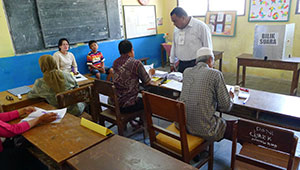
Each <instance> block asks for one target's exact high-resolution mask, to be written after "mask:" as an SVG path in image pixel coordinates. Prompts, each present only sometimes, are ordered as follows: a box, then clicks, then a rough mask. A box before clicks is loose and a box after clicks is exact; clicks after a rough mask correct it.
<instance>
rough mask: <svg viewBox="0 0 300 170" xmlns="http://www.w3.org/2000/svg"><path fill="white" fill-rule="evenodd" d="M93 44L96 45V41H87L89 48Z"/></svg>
mask: <svg viewBox="0 0 300 170" xmlns="http://www.w3.org/2000/svg"><path fill="white" fill-rule="evenodd" d="M94 43H96V44H97V41H95V40H91V41H89V47H91V45H92V44H94Z"/></svg>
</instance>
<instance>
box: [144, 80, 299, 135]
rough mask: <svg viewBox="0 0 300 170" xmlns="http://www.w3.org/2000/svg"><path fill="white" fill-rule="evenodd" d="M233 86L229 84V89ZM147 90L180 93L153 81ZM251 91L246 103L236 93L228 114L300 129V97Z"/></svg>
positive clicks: (169, 95)
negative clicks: (299, 106)
mask: <svg viewBox="0 0 300 170" xmlns="http://www.w3.org/2000/svg"><path fill="white" fill-rule="evenodd" d="M232 87H233V86H227V88H228V90H229V89H230V88H232ZM146 90H147V91H149V92H152V93H155V94H158V95H162V96H165V97H169V98H172V99H177V98H178V97H179V94H176V93H180V92H178V91H175V90H172V89H168V88H165V87H161V86H158V85H157V82H151V86H150V87H149V88H148V89H146ZM249 91H250V98H249V100H248V101H247V102H246V104H243V102H244V100H243V99H239V98H238V95H237V94H235V98H234V104H233V107H232V109H231V111H230V112H227V114H230V115H234V116H237V117H241V118H245V119H251V120H255V121H260V122H264V123H269V124H273V125H276V126H281V127H285V128H289V129H293V130H297V131H300V109H299V108H298V104H299V103H300V97H296V96H289V95H283V94H277V93H271V92H264V91H260V90H252V89H249ZM174 93H175V94H176V95H174Z"/></svg>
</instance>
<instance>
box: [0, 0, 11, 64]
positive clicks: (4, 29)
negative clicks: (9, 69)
mask: <svg viewBox="0 0 300 170" xmlns="http://www.w3.org/2000/svg"><path fill="white" fill-rule="evenodd" d="M12 55H14V49H13V45H12V41H11V37H10V34H9V30H8V25H7V22H6V18H5V13H4V9H3V2H2V1H0V58H1V57H6V56H12Z"/></svg>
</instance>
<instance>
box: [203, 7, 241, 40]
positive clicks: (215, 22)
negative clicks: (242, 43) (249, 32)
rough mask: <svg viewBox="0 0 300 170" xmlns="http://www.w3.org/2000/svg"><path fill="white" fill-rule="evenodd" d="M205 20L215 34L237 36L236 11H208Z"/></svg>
mask: <svg viewBox="0 0 300 170" xmlns="http://www.w3.org/2000/svg"><path fill="white" fill-rule="evenodd" d="M205 22H206V24H207V25H208V26H209V27H210V29H211V31H212V35H214V36H227V37H233V36H235V27H236V11H208V12H207V13H206V18H205Z"/></svg>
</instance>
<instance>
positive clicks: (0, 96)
mask: <svg viewBox="0 0 300 170" xmlns="http://www.w3.org/2000/svg"><path fill="white" fill-rule="evenodd" d="M93 82H94V79H93V78H90V77H88V79H87V80H83V81H80V82H78V85H79V86H84V85H87V84H90V83H93ZM32 86H33V85H29V87H32ZM7 95H8V96H11V97H12V98H13V99H14V100H7V99H6V96H7ZM41 101H44V99H42V98H35V99H29V98H28V97H27V94H23V95H22V99H21V100H20V99H18V97H17V96H14V95H12V94H11V93H9V92H8V91H2V92H0V105H1V106H2V107H6V106H7V105H16V104H20V103H22V104H24V106H26V105H30V104H33V103H36V102H41ZM13 109H14V108H13ZM8 110H10V109H8ZM8 110H4V111H8Z"/></svg>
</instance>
